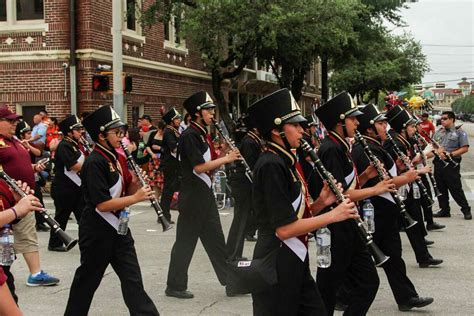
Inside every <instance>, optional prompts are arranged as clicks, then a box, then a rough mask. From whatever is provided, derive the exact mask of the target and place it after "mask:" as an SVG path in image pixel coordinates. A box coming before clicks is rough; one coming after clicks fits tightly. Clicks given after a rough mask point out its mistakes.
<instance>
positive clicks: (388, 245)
mask: <svg viewBox="0 0 474 316" xmlns="http://www.w3.org/2000/svg"><path fill="white" fill-rule="evenodd" d="M377 199H379V200H380V199H381V198H377ZM374 206H375V233H374V234H373V237H374V242H375V243H376V244H377V246H379V248H380V250H382V252H383V253H384V254H385V255H386V256H389V257H390V259H389V260H388V261H386V262H385V263H384V264H383V265H382V268H383V269H384V271H385V274H386V275H387V279H388V283H389V284H390V288H391V289H392V293H393V296H394V297H395V301H396V302H397V304H404V303H406V302H407V301H408V300H409V299H410V298H412V297H417V296H418V294H417V293H416V290H415V286H414V285H413V283H412V282H411V281H410V279H409V278H408V276H407V270H406V266H405V262H404V261H403V259H402V242H401V240H400V233H399V229H398V217H399V216H400V215H399V214H400V211H399V210H398V209H397V207H396V206H395V204H392V203H391V202H389V201H377V202H375V201H374Z"/></svg>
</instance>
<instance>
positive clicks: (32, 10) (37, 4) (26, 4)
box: [16, 0, 44, 21]
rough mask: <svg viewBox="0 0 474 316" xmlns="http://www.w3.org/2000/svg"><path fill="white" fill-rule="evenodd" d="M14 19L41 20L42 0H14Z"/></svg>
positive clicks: (42, 16) (42, 17) (42, 11)
mask: <svg viewBox="0 0 474 316" xmlns="http://www.w3.org/2000/svg"><path fill="white" fill-rule="evenodd" d="M16 19H17V21H24V20H43V19H44V5H43V0H33V1H32V0H16Z"/></svg>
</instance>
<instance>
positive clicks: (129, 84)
mask: <svg viewBox="0 0 474 316" xmlns="http://www.w3.org/2000/svg"><path fill="white" fill-rule="evenodd" d="M132 89H133V80H132V76H130V75H126V76H125V77H124V78H123V91H124V92H132Z"/></svg>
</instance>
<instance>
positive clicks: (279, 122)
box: [249, 89, 306, 135]
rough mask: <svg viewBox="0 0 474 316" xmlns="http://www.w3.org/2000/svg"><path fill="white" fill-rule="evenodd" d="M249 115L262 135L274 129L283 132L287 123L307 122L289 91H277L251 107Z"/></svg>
mask: <svg viewBox="0 0 474 316" xmlns="http://www.w3.org/2000/svg"><path fill="white" fill-rule="evenodd" d="M249 114H250V117H251V119H253V120H254V122H255V127H256V128H257V129H258V131H259V132H260V133H261V134H262V135H266V134H268V133H269V132H270V131H271V130H272V129H274V128H276V129H279V130H280V132H281V131H282V127H283V125H284V124H287V123H304V122H306V119H305V118H304V117H303V116H302V115H301V110H300V107H299V105H298V103H297V102H296V100H295V99H294V98H293V96H292V95H291V92H290V91H289V90H288V89H281V90H278V91H275V92H273V93H272V94H270V95H267V96H266V97H264V98H262V99H260V100H258V101H257V102H255V103H254V104H252V105H251V106H250V108H249Z"/></svg>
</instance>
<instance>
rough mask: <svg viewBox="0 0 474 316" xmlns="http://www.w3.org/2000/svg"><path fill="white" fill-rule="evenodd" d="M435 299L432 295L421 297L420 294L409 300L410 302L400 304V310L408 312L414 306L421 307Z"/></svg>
mask: <svg viewBox="0 0 474 316" xmlns="http://www.w3.org/2000/svg"><path fill="white" fill-rule="evenodd" d="M433 301H434V299H433V298H432V297H419V296H417V297H412V298H410V299H409V300H408V302H406V303H404V304H399V305H398V310H399V311H401V312H407V311H409V310H411V309H412V308H414V307H416V308H420V307H424V306H427V305H430V304H431V303H433Z"/></svg>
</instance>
